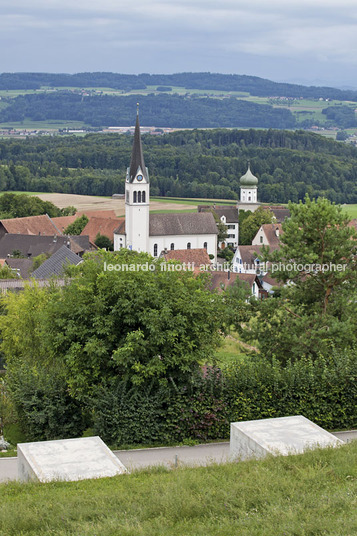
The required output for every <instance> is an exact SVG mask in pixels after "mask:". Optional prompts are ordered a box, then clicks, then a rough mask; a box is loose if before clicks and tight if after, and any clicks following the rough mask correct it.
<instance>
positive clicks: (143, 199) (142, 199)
mask: <svg viewBox="0 0 357 536" xmlns="http://www.w3.org/2000/svg"><path fill="white" fill-rule="evenodd" d="M145 194H146V192H145V191H144V192H142V193H141V201H142V202H143V203H145V201H146V195H145Z"/></svg>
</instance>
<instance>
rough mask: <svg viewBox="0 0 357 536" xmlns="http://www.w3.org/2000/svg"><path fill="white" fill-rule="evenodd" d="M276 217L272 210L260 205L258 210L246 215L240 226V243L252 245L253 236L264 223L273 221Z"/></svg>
mask: <svg viewBox="0 0 357 536" xmlns="http://www.w3.org/2000/svg"><path fill="white" fill-rule="evenodd" d="M273 218H274V215H273V213H272V212H271V211H270V210H265V209H264V208H263V207H259V208H258V209H257V210H256V211H254V212H252V213H251V214H249V215H248V216H247V217H245V218H244V219H243V221H242V223H241V225H240V227H239V243H240V244H241V245H250V244H251V243H252V240H253V238H254V237H255V235H256V234H257V232H258V231H259V228H260V227H261V226H262V225H263V224H264V223H272V221H273Z"/></svg>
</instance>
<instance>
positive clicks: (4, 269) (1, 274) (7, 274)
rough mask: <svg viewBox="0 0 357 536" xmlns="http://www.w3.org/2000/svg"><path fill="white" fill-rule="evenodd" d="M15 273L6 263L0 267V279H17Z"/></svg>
mask: <svg viewBox="0 0 357 536" xmlns="http://www.w3.org/2000/svg"><path fill="white" fill-rule="evenodd" d="M17 278H18V275H17V273H16V272H15V271H14V270H12V269H11V268H10V266H8V265H7V264H4V265H3V266H1V267H0V279H17Z"/></svg>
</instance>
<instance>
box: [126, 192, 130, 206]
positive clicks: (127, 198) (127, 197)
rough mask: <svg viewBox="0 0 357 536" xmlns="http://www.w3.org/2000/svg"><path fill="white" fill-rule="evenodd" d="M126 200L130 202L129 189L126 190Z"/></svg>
mask: <svg viewBox="0 0 357 536" xmlns="http://www.w3.org/2000/svg"><path fill="white" fill-rule="evenodd" d="M126 202H127V203H129V192H128V190H127V191H126Z"/></svg>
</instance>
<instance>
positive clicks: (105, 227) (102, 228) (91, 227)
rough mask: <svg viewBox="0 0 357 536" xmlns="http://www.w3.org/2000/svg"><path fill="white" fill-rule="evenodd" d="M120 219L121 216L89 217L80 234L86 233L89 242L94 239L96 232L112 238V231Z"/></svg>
mask: <svg viewBox="0 0 357 536" xmlns="http://www.w3.org/2000/svg"><path fill="white" fill-rule="evenodd" d="M121 219H123V218H115V219H114V218H113V219H112V218H96V217H93V218H90V219H89V222H88V223H87V225H86V226H85V228H84V229H83V231H82V232H81V234H82V235H88V236H89V240H90V241H91V242H94V241H95V239H96V236H97V234H98V233H99V234H101V235H104V236H107V237H108V238H109V239H110V240H114V231H115V230H116V229H117V228H118V226H119V224H120V223H121Z"/></svg>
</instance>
